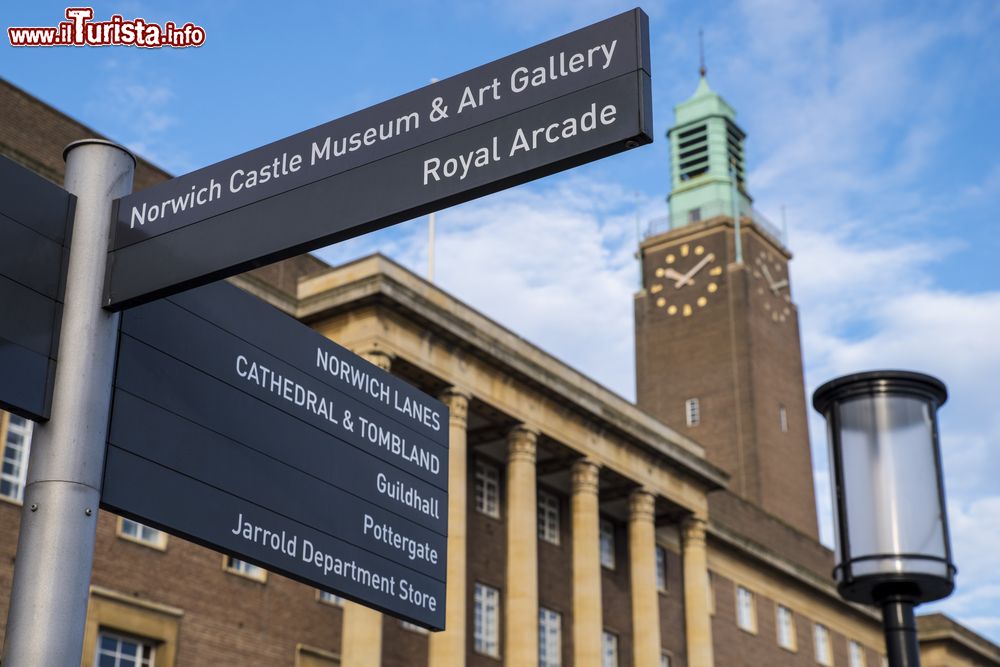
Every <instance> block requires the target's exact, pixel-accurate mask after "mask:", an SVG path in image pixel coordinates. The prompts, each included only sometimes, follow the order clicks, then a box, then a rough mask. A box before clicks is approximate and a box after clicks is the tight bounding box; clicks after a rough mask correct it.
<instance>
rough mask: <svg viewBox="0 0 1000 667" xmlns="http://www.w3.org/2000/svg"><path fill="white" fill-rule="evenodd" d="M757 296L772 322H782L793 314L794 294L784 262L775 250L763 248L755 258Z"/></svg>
mask: <svg viewBox="0 0 1000 667" xmlns="http://www.w3.org/2000/svg"><path fill="white" fill-rule="evenodd" d="M752 268H753V277H754V278H755V279H756V282H757V289H756V292H757V297H758V299H759V300H760V302H761V304H762V307H763V308H764V311H765V312H766V313H767V315H768V317H770V318H771V321H772V322H775V323H779V324H780V323H782V322H785V321H787V320H788V318H789V317H791V315H792V295H791V293H790V292H789V291H788V276H787V275H786V274H785V269H784V264H783V263H782V262H781V261H780V258H779V257H777V256H776V255H775V254H774V253H773V252H771V251H769V250H761V251H760V252H758V253H757V255H756V257H754V260H753V265H752Z"/></svg>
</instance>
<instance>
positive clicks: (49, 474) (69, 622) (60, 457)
mask: <svg viewBox="0 0 1000 667" xmlns="http://www.w3.org/2000/svg"><path fill="white" fill-rule="evenodd" d="M63 155H64V157H65V159H66V178H65V188H66V189H67V190H68V191H69V192H71V193H73V194H75V195H76V196H77V197H78V202H77V206H76V217H75V219H74V225H73V235H72V244H71V246H70V248H71V250H70V258H69V269H68V272H67V276H66V298H65V308H64V311H63V319H62V327H61V333H60V343H59V362H58V366H57V368H56V381H55V389H54V393H53V400H52V417H51V419H50V421H49V422H47V423H45V424H39V425H38V427H37V428H36V429H35V441H34V443H33V446H32V448H31V457H30V465H29V467H28V482H27V486H26V487H25V493H24V506H23V508H22V512H21V532H20V538H19V541H18V545H17V560H16V566H15V570H14V581H13V589H12V591H11V598H10V616H9V618H8V620H7V635H6V645H5V647H4V654H3V664H4V666H5V667H6V666H8V665H9V666H10V667H28V666H31V665H65V666H68V665H79V664H80V657H81V652H82V650H83V633H84V624H85V620H86V615H87V600H88V596H89V587H90V572H91V565H92V563H93V559H94V542H95V538H96V529H97V514H98V504H99V502H100V494H101V478H102V475H103V467H104V449H105V443H106V441H107V429H108V413H109V410H110V405H111V387H112V381H113V376H114V363H115V351H116V348H117V342H118V341H117V339H118V322H119V318H120V315H119V314H118V313H109V312H107V311H105V310H103V309H102V308H101V305H102V292H103V288H104V271H105V264H106V260H107V252H108V245H109V243H108V241H109V234H110V232H111V220H112V216H111V204H112V201H113V200H114V199H116V198H120V197H123V196H125V195H127V194H128V193H129V192H130V191H131V189H132V176H133V174H134V171H135V158H133V157H132V155H131V154H130V153H129V152H128V151H126V150H125V149H123V148H121V147H120V146H117V145H115V144H112V143H109V142H106V141H101V140H96V139H88V140H84V141H77V142H74V143H71V144H70V145H69V146H67V147H66V150H65V151H64V153H63Z"/></svg>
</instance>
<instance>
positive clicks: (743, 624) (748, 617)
mask: <svg viewBox="0 0 1000 667" xmlns="http://www.w3.org/2000/svg"><path fill="white" fill-rule="evenodd" d="M736 625H738V626H739V628H740V630H746V631H747V632H757V610H756V605H755V604H754V597H753V593H752V592H750V590H748V589H746V588H744V587H742V586H737V587H736Z"/></svg>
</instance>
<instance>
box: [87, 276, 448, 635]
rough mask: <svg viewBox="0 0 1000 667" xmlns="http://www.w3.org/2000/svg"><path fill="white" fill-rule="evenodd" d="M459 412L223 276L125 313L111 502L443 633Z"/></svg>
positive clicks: (108, 480) (107, 502) (109, 476)
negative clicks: (453, 416)
mask: <svg viewBox="0 0 1000 667" xmlns="http://www.w3.org/2000/svg"><path fill="white" fill-rule="evenodd" d="M447 487H448V411H447V408H446V407H445V406H444V405H443V404H442V403H440V402H439V401H437V400H436V399H434V398H432V397H430V396H428V395H426V394H424V393H423V392H421V391H419V390H418V389H416V388H414V387H412V386H410V385H408V384H406V383H405V382H403V381H402V380H400V379H399V378H396V377H394V376H392V375H390V374H389V373H387V372H385V371H383V370H382V369H380V368H378V367H376V366H374V365H373V364H371V363H369V362H367V361H365V360H364V359H362V358H360V357H358V356H357V355H354V354H353V353H351V352H349V351H347V350H345V349H344V348H342V347H340V346H338V345H337V344H336V343H334V342H332V341H330V340H328V339H326V338H324V337H323V336H322V335H321V334H319V333H317V332H315V331H313V330H312V329H310V328H309V327H307V326H305V325H304V324H301V323H299V322H296V321H295V320H294V319H292V318H291V317H289V316H287V315H286V314H284V313H282V312H280V311H278V310H277V309H275V308H273V307H272V306H270V305H268V304H266V303H264V302H263V301H261V300H260V299H257V298H256V297H253V296H251V295H249V294H246V293H245V292H243V291H242V290H240V289H238V288H236V287H233V286H231V285H227V284H225V283H218V284H213V285H207V286H205V287H202V288H199V289H195V290H191V291H188V292H185V293H183V294H179V295H176V296H172V297H169V298H167V299H161V300H158V301H154V302H152V303H149V304H145V305H143V306H140V307H136V308H132V309H129V310H128V311H126V312H125V313H124V314H123V317H122V326H121V341H120V344H119V351H118V365H117V370H116V373H115V393H114V406H113V408H112V415H111V430H110V434H109V437H108V449H107V458H106V465H105V476H104V486H103V491H102V496H101V502H102V505H103V506H104V507H105V508H107V509H110V510H112V511H115V512H117V513H120V514H124V515H126V516H132V517H134V518H135V519H137V520H139V521H142V522H143V523H147V524H150V525H154V526H157V527H160V528H162V529H164V530H167V531H169V532H171V533H174V534H178V535H181V536H183V537H186V538H188V539H191V540H193V541H195V542H198V543H201V544H204V545H206V546H209V547H211V548H215V549H220V550H222V551H225V552H227V553H230V554H233V555H236V556H238V557H239V558H241V559H243V560H247V561H250V562H253V563H257V564H259V565H261V566H262V567H266V568H267V569H270V570H272V571H275V572H280V573H283V574H286V575H288V576H291V577H293V578H296V579H299V580H300V581H304V582H306V583H308V584H310V585H313V586H316V587H318V588H321V589H323V590H328V591H331V592H334V593H337V594H339V595H343V596H345V597H348V598H351V599H354V600H358V601H361V602H363V603H365V604H369V605H371V606H375V607H377V608H379V609H381V610H384V611H387V612H389V613H392V614H395V615H397V616H399V617H401V618H405V619H407V620H410V621H411V622H414V623H419V624H421V625H424V626H426V627H430V628H441V627H442V625H443V622H444V621H443V619H444V608H445V600H444V586H445V574H446V563H447V527H448V516H447V508H448V503H447V497H448V496H447Z"/></svg>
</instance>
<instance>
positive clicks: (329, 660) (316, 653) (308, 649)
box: [295, 644, 340, 667]
mask: <svg viewBox="0 0 1000 667" xmlns="http://www.w3.org/2000/svg"><path fill="white" fill-rule="evenodd" d="M339 664H340V656H339V655H337V654H336V653H331V652H330V651H325V650H323V649H321V648H316V647H315V646H306V645H305V644H299V645H298V646H296V647H295V667H337V665H339Z"/></svg>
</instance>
